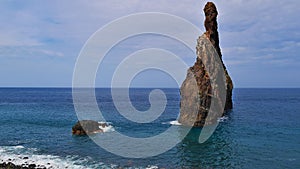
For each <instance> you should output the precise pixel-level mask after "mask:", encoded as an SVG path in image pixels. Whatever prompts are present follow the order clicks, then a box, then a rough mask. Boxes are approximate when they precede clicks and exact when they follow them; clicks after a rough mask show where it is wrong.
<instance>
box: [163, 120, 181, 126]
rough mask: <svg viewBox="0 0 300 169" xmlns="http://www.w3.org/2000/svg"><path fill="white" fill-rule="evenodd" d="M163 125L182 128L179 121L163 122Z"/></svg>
mask: <svg viewBox="0 0 300 169" xmlns="http://www.w3.org/2000/svg"><path fill="white" fill-rule="evenodd" d="M161 124H171V125H174V126H181V125H182V124H181V123H179V122H178V120H174V121H170V122H162V123H161Z"/></svg>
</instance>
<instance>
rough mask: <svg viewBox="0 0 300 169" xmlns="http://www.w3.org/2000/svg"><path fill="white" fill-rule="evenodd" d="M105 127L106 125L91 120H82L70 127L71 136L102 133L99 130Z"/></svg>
mask: <svg viewBox="0 0 300 169" xmlns="http://www.w3.org/2000/svg"><path fill="white" fill-rule="evenodd" d="M105 127H108V125H107V124H106V123H98V122H97V121H93V120H82V121H78V122H77V123H76V124H75V125H74V126H73V127H72V134H73V135H78V136H80V135H88V134H95V133H102V132H103V130H102V129H101V128H105Z"/></svg>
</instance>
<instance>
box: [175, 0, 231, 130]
mask: <svg viewBox="0 0 300 169" xmlns="http://www.w3.org/2000/svg"><path fill="white" fill-rule="evenodd" d="M204 13H205V22H204V25H205V29H206V32H205V33H204V34H203V35H202V36H200V37H199V38H198V40H197V46H196V53H197V60H196V62H195V64H194V66H192V67H190V68H189V69H188V71H187V76H186V79H185V81H184V82H183V84H182V86H181V88H180V95H181V101H180V117H179V122H180V123H182V124H183V125H188V126H203V125H204V124H205V122H208V123H214V122H216V118H215V117H216V116H213V117H211V118H210V119H207V117H208V112H209V109H210V108H211V104H212V99H215V100H219V101H220V100H222V99H221V97H219V96H220V95H221V94H220V92H219V93H217V94H215V93H214V92H213V91H212V84H215V83H212V81H211V80H212V79H214V80H216V81H218V79H217V78H218V77H220V76H218V72H222V73H225V75H224V74H223V76H222V77H224V78H226V79H224V78H223V79H222V80H223V81H224V82H225V84H224V89H225V90H226V91H224V92H225V93H223V94H224V95H225V94H226V96H225V97H226V98H225V97H224V99H225V100H224V101H223V102H225V105H224V104H223V105H224V111H223V108H222V110H221V111H222V112H221V113H222V114H224V113H225V112H227V111H228V110H230V109H232V89H233V83H232V81H231V78H230V76H229V75H228V72H227V70H226V67H225V65H224V63H223V61H222V53H221V49H220V46H219V33H218V23H217V15H218V11H217V8H216V6H215V4H214V3H212V2H208V3H207V4H206V5H205V7H204ZM213 53H215V55H218V56H219V58H220V61H219V62H217V61H216V60H215V58H214V57H211V55H212V54H213ZM217 63H220V64H217ZM208 65H209V66H208ZM220 68H224V70H223V71H219V70H220ZM208 69H209V70H210V71H208ZM212 71H214V72H216V73H211V74H210V73H209V72H212ZM222 80H220V79H219V81H222ZM215 86H218V85H215ZM214 88H215V87H214ZM220 102H222V101H220Z"/></svg>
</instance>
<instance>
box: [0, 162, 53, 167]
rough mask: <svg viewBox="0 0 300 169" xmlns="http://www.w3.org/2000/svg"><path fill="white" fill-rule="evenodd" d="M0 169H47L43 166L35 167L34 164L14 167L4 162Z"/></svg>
mask: <svg viewBox="0 0 300 169" xmlns="http://www.w3.org/2000/svg"><path fill="white" fill-rule="evenodd" d="M49 168H51V167H49ZM0 169H47V168H46V167H45V166H41V165H36V164H26V163H25V164H22V165H16V164H14V163H12V162H4V163H0Z"/></svg>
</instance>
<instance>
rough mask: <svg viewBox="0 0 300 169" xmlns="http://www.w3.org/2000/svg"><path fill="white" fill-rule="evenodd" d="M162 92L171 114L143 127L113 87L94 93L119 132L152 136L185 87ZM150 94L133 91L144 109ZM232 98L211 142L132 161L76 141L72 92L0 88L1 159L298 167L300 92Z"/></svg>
mask: <svg viewBox="0 0 300 169" xmlns="http://www.w3.org/2000/svg"><path fill="white" fill-rule="evenodd" d="M162 90H163V91H164V92H165V93H166V96H167V98H168V103H167V108H166V110H165V112H164V113H163V114H162V115H161V117H160V118H159V119H157V120H155V121H153V122H151V123H149V124H144V125H141V124H136V123H133V122H131V121H129V120H127V119H125V118H124V117H122V116H120V114H118V112H117V110H116V109H115V107H114V104H113V103H112V98H111V95H110V89H96V95H97V101H98V104H99V107H100V109H101V110H102V112H103V114H104V116H105V118H106V120H107V121H109V122H111V125H112V126H113V128H114V129H115V130H116V131H118V132H120V133H122V134H125V135H128V136H131V137H150V136H153V135H157V134H159V133H161V132H164V131H165V130H167V129H168V128H169V127H170V124H169V122H171V121H174V120H176V118H177V116H178V113H179V90H178V89H162ZM150 91H151V89H131V92H130V98H131V101H132V102H133V105H134V106H135V107H136V108H137V109H138V110H141V111H145V110H147V109H148V108H149V107H150V104H149V101H148V95H149V92H150ZM233 97H234V98H233V100H234V109H233V110H232V112H230V113H229V114H228V115H227V118H225V120H223V121H222V122H220V124H219V126H218V128H217V130H216V131H215V132H214V134H213V135H212V137H210V138H209V140H208V141H207V142H205V143H203V144H199V143H198V140H197V139H198V136H199V132H200V131H201V129H199V128H195V129H192V131H191V132H190V133H189V135H188V136H187V137H186V138H185V139H184V140H183V141H182V142H181V143H179V144H177V145H176V146H175V147H174V148H172V149H171V150H169V151H167V152H165V153H163V154H161V155H158V156H155V157H151V158H145V159H129V158H123V157H120V156H117V155H114V154H112V153H109V152H107V151H105V150H104V149H102V148H100V147H99V146H98V145H96V144H95V143H94V142H93V141H92V140H91V139H90V138H89V137H76V136H72V134H71V128H72V126H73V125H74V124H75V123H76V122H77V116H76V113H75V111H74V106H73V100H72V89H70V88H69V89H68V88H47V89H46V88H0V161H1V160H7V159H8V158H11V159H17V158H19V159H20V157H24V156H28V157H29V159H31V160H32V161H35V162H36V163H41V164H47V162H51V165H56V167H64V166H69V168H76V167H78V168H86V167H90V168H117V167H127V168H130V167H136V168H146V167H153V168H155V167H159V168H272V169H273V168H300V121H299V120H300V89H235V90H234V95H233ZM180 127H182V126H178V128H180ZM112 132H114V131H112ZM103 134H109V132H108V133H103Z"/></svg>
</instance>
